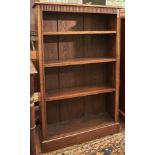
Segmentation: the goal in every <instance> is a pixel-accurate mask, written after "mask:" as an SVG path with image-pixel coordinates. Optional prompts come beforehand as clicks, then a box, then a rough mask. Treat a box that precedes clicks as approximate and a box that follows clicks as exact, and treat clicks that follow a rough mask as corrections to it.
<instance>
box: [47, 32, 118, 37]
mask: <svg viewBox="0 0 155 155" xmlns="http://www.w3.org/2000/svg"><path fill="white" fill-rule="evenodd" d="M86 34H87V35H88V34H90V35H93V34H94V35H95V34H116V31H70V32H44V35H45V36H56V35H86Z"/></svg>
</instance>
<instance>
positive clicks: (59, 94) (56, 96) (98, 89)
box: [46, 85, 115, 101]
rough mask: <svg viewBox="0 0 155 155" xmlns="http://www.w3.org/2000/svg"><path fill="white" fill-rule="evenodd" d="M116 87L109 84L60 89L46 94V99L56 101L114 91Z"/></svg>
mask: <svg viewBox="0 0 155 155" xmlns="http://www.w3.org/2000/svg"><path fill="white" fill-rule="evenodd" d="M114 91H115V89H114V88H111V87H108V86H101V85H99V86H86V87H79V88H69V89H58V90H54V91H50V92H48V93H47V94H46V101H55V100H62V99H68V98H75V97H81V96H89V95H95V94H102V93H109V92H114Z"/></svg>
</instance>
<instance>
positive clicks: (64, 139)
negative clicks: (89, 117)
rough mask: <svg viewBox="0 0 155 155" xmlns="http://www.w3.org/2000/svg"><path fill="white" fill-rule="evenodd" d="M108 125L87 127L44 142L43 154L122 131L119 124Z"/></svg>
mask: <svg viewBox="0 0 155 155" xmlns="http://www.w3.org/2000/svg"><path fill="white" fill-rule="evenodd" d="M102 122H103V120H102ZM107 124H108V125H106V123H105V124H104V125H100V126H95V125H94V126H93V125H92V127H91V128H87V127H86V129H83V130H81V131H77V132H71V133H69V134H65V135H64V134H62V135H60V136H58V137H55V138H51V139H49V140H46V141H43V142H42V149H43V152H49V151H52V150H56V149H58V148H63V147H67V146H72V145H76V144H79V143H82V142H86V141H89V140H92V139H97V138H100V137H104V136H106V135H111V134H114V133H117V132H119V130H120V124H119V123H115V122H111V124H110V123H107ZM86 125H87V123H86ZM90 135H91V136H90Z"/></svg>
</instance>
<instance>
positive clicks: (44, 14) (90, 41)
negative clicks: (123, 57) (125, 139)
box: [34, 2, 120, 152]
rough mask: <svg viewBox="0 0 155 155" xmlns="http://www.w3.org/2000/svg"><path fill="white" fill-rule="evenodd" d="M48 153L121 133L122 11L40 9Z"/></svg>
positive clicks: (58, 6)
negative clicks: (120, 14)
mask: <svg viewBox="0 0 155 155" xmlns="http://www.w3.org/2000/svg"><path fill="white" fill-rule="evenodd" d="M34 7H35V9H36V13H37V16H36V20H37V22H36V23H37V32H38V47H37V48H38V59H39V73H40V101H41V102H40V109H41V131H42V149H43V151H44V152H47V151H51V150H56V149H58V148H62V147H66V146H70V145H74V144H78V143H81V142H84V141H88V140H91V139H95V138H100V137H103V136H106V135H109V134H113V133H116V132H118V131H119V128H120V124H119V122H118V114H119V109H118V107H119V69H120V19H119V8H117V7H108V6H97V5H96V6H95V5H71V4H58V3H39V2H38V3H35V4H34Z"/></svg>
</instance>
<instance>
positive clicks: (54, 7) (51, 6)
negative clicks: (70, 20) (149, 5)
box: [33, 2, 122, 14]
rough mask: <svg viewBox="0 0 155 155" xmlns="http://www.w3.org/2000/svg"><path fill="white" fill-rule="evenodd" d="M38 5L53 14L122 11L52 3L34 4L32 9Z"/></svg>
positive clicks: (113, 7)
mask: <svg viewBox="0 0 155 155" xmlns="http://www.w3.org/2000/svg"><path fill="white" fill-rule="evenodd" d="M38 5H39V6H41V10H42V11H53V12H79V13H80V12H81V13H108V14H117V10H118V9H122V7H116V6H106V5H86V4H64V3H52V2H35V3H34V5H33V8H34V7H36V6H38Z"/></svg>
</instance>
